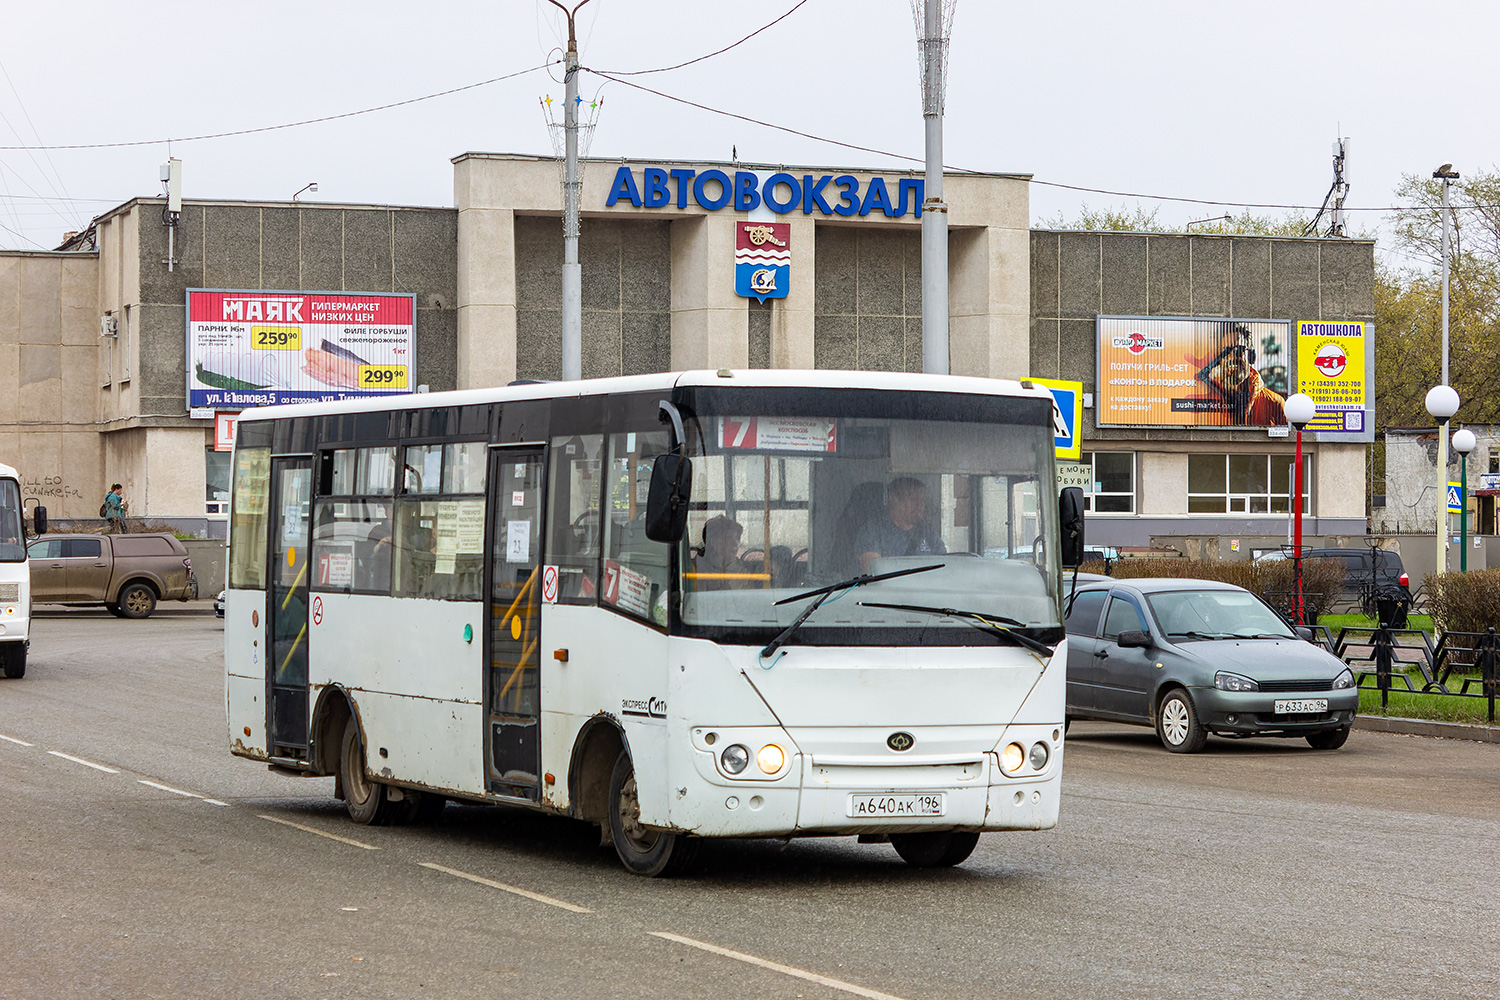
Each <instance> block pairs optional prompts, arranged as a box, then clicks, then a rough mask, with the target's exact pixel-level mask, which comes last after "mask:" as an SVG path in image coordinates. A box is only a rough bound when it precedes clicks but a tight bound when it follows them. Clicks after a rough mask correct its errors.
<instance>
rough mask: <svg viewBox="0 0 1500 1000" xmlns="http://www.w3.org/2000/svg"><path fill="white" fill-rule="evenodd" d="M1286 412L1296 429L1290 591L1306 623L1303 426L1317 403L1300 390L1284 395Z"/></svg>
mask: <svg viewBox="0 0 1500 1000" xmlns="http://www.w3.org/2000/svg"><path fill="white" fill-rule="evenodd" d="M1285 412H1286V422H1287V423H1289V424H1291V425H1292V426H1293V427H1295V428H1297V468H1296V470H1295V471H1294V472H1293V473H1292V494H1293V497H1294V498H1293V500H1292V504H1293V507H1292V510H1293V512H1294V513H1293V517H1292V523H1293V524H1294V525H1295V527H1294V528H1293V529H1292V530H1293V537H1292V551H1293V556H1292V559H1293V562H1292V572H1293V574H1294V580H1295V582H1294V583H1293V588H1294V589H1293V591H1292V615H1293V617H1294V618H1295V619H1296V623H1297V624H1298V625H1306V624H1307V605H1306V602H1305V601H1304V600H1303V597H1302V428H1304V427H1306V426H1307V425H1308V424H1309V423H1310V422H1311V421H1312V418H1313V417H1315V416H1317V415H1318V405H1317V404H1316V403H1314V402H1313V401H1312V397H1311V396H1309V395H1307V393H1305V392H1299V393H1296V394H1295V395H1292V396H1288V397H1287V398H1286V406H1285Z"/></svg>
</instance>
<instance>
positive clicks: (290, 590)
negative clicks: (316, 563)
mask: <svg viewBox="0 0 1500 1000" xmlns="http://www.w3.org/2000/svg"><path fill="white" fill-rule="evenodd" d="M305 575H307V560H306V559H304V560H302V568H301V569H299V570H298V571H297V579H295V580H293V581H292V585H291V586H290V587H288V588H287V590H286V596H285V597H283V598H282V599H281V610H282V611H285V610H286V606H287V605H288V604H290V603H291V602H292V595H293V594H295V593H296V592H297V585H298V584H300V583H301V582H302V578H303V577H304V576H305Z"/></svg>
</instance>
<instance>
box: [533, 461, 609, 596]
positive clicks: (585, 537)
mask: <svg viewBox="0 0 1500 1000" xmlns="http://www.w3.org/2000/svg"><path fill="white" fill-rule="evenodd" d="M603 451H604V435H603V434H583V435H577V436H573V437H558V438H553V439H552V469H551V474H550V475H549V476H548V477H547V492H548V493H549V494H550V498H551V505H552V506H551V510H550V512H549V517H548V521H549V524H550V531H549V534H550V536H551V537H550V539H549V541H548V545H547V562H548V563H549V564H550V565H553V566H556V567H557V568H558V571H559V577H560V579H559V581H558V588H557V590H558V593H557V603H559V604H594V603H596V601H597V598H598V585H599V532H600V530H601V527H600V523H599V486H600V483H599V476H600V468H599V459H600V454H601V453H602V452H603Z"/></svg>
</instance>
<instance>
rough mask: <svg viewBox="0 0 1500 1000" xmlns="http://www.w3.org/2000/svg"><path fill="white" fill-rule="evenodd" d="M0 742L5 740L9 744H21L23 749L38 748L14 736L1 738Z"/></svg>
mask: <svg viewBox="0 0 1500 1000" xmlns="http://www.w3.org/2000/svg"><path fill="white" fill-rule="evenodd" d="M0 740H4V741H5V742H7V743H18V744H20V745H21V746H23V747H34V746H36V744H35V743H27V742H26V741H25V740H18V739H16V738H15V737H14V736H0Z"/></svg>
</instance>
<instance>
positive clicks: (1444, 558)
mask: <svg viewBox="0 0 1500 1000" xmlns="http://www.w3.org/2000/svg"><path fill="white" fill-rule="evenodd" d="M1427 412H1428V413H1430V414H1432V417H1433V419H1434V420H1436V421H1437V422H1438V460H1437V465H1438V498H1439V499H1438V518H1437V571H1438V573H1439V574H1442V573H1445V572H1447V570H1448V552H1447V549H1448V525H1446V524H1445V523H1443V522H1445V521H1446V520H1447V518H1448V421H1449V420H1451V419H1452V418H1453V414H1455V413H1457V412H1458V392H1457V390H1455V389H1454V388H1453V387H1452V386H1451V385H1435V386H1433V387H1432V388H1431V389H1428V390H1427Z"/></svg>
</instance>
